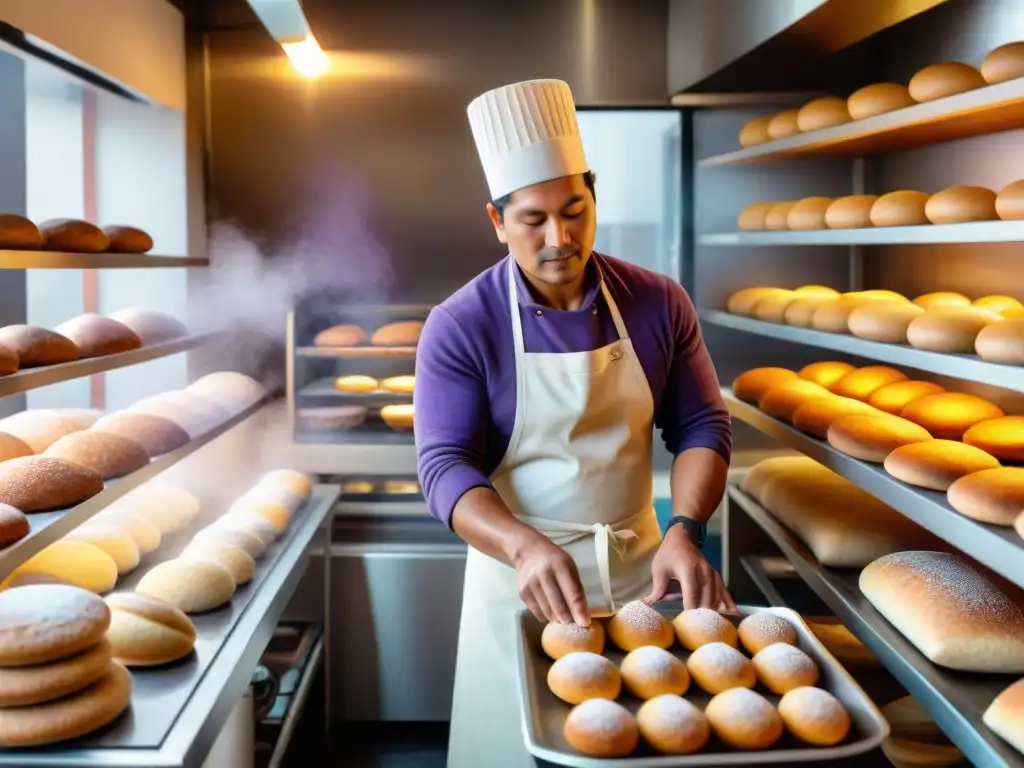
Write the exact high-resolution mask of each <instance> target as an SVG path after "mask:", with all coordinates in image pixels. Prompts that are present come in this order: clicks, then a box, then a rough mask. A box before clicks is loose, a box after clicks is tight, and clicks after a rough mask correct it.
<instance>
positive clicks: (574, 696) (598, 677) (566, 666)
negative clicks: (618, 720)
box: [548, 651, 622, 704]
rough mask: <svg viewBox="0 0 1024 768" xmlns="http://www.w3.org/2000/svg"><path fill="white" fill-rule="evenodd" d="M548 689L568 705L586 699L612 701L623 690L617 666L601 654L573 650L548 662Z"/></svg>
mask: <svg viewBox="0 0 1024 768" xmlns="http://www.w3.org/2000/svg"><path fill="white" fill-rule="evenodd" d="M548 688H550V689H551V692H552V693H553V694H555V696H557V697H558V698H560V699H561V700H562V701H564V702H566V703H568V704H579V703H581V702H584V701H586V700H587V699H608V700H610V701H614V700H615V699H617V698H619V693H620V692H621V691H622V676H621V675H620V674H619V669H618V667H616V666H615V665H614V664H612V662H610V661H609V660H608V659H606V658H605V657H604V656H601V655H600V654H596V653H589V652H587V651H574V652H573V653H568V654H566V655H565V656H563V657H561V658H560V659H558V660H556V661H555V662H554V663H553V664H552V665H551V668H550V669H549V670H548Z"/></svg>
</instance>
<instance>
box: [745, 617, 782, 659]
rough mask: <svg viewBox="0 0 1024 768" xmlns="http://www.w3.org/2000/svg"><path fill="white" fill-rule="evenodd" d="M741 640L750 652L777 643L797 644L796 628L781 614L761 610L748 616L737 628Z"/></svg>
mask: <svg viewBox="0 0 1024 768" xmlns="http://www.w3.org/2000/svg"><path fill="white" fill-rule="evenodd" d="M737 634H738V635H739V639H740V642H741V643H743V647H744V648H746V649H747V652H748V653H750V654H757V653H760V652H761V651H763V650H764V649H765V648H767V647H768V646H769V645H773V644H775V643H787V644H788V645H796V630H795V629H794V628H793V625H792V624H790V623H789V622H788V621H786V620H785V619H784V618H782V617H781V616H777V615H776V614H774V613H769V612H768V611H759V612H758V613H753V614H751V615H750V616H747V618H745V619H744V620H743V621H741V622H740V625H739V627H738V628H737Z"/></svg>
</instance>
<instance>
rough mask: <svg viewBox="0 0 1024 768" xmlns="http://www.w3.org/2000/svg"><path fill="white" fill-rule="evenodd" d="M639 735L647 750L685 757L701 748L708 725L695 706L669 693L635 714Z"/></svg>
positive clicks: (706, 741)
mask: <svg viewBox="0 0 1024 768" xmlns="http://www.w3.org/2000/svg"><path fill="white" fill-rule="evenodd" d="M636 720H637V724H638V725H639V726H640V735H641V736H643V738H644V741H646V742H647V743H648V744H650V745H651V747H652V748H653V749H654V750H655V751H657V752H661V753H663V754H667V755H689V754H692V753H694V752H697V751H699V750H701V749H703V748H704V745H705V744H707V743H708V739H710V738H711V724H710V723H709V722H708V719H707V718H706V717H705V716H704V713H703V712H701V711H700V709H698V708H697V707H696V706H694V705H693V704H691V703H690V702H689V701H687V700H686V699H684V698H682V697H680V696H674V695H672V694H666V695H664V696H656V697H655V698H653V699H650V700H648V701H645V702H644V703H643V704H641V705H640V709H638V710H637V713H636Z"/></svg>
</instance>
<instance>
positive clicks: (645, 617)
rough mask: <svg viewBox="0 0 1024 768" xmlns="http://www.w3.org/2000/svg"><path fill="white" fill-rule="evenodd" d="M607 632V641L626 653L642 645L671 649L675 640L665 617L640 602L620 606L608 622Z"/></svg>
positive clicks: (634, 601)
mask: <svg viewBox="0 0 1024 768" xmlns="http://www.w3.org/2000/svg"><path fill="white" fill-rule="evenodd" d="M607 631H608V637H609V639H610V640H611V641H612V642H613V643H615V645H616V646H618V647H619V648H620V649H622V650H623V651H625V652H626V653H629V652H630V651H633V650H636V649H637V648H639V647H640V646H642V645H656V646H658V647H659V648H671V647H672V643H673V642H675V639H676V636H675V632H673V631H672V625H671V624H669V623H668V621H667V620H666V619H665V617H664V616H662V615H661V614H660V613H658V612H657V611H656V610H654V609H653V608H651V607H650V606H649V605H647V604H646V603H644V602H642V601H640V600H633V601H632V602H629V603H626V604H625V605H624V606H622V607H621V608H620V609H619V610H618V612H617V613H616V614H615V615H614V616H612V617H611V618H610V619H609V620H608V625H607Z"/></svg>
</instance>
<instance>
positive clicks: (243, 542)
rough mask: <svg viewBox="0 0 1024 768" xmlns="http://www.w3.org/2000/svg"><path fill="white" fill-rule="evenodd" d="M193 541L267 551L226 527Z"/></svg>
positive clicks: (254, 554) (254, 553)
mask: <svg viewBox="0 0 1024 768" xmlns="http://www.w3.org/2000/svg"><path fill="white" fill-rule="evenodd" d="M193 541H196V542H211V543H213V544H227V545H230V546H232V547H236V548H238V549H240V550H242V551H243V552H245V553H246V554H247V555H249V557H251V558H252V559H253V560H259V559H260V558H261V557H263V555H264V554H266V551H267V545H266V544H264V543H263V540H262V539H261V538H260V537H259V536H257V535H256V534H253V533H248V532H246V531H243V530H233V529H231V528H225V527H216V526H211V527H208V528H203V529H202V530H201V531H199V532H198V533H197V534H196V535H195V537H194V538H193ZM601 632H602V633H603V632H604V630H603V629H602V630H601ZM602 636H603V634H602Z"/></svg>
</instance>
